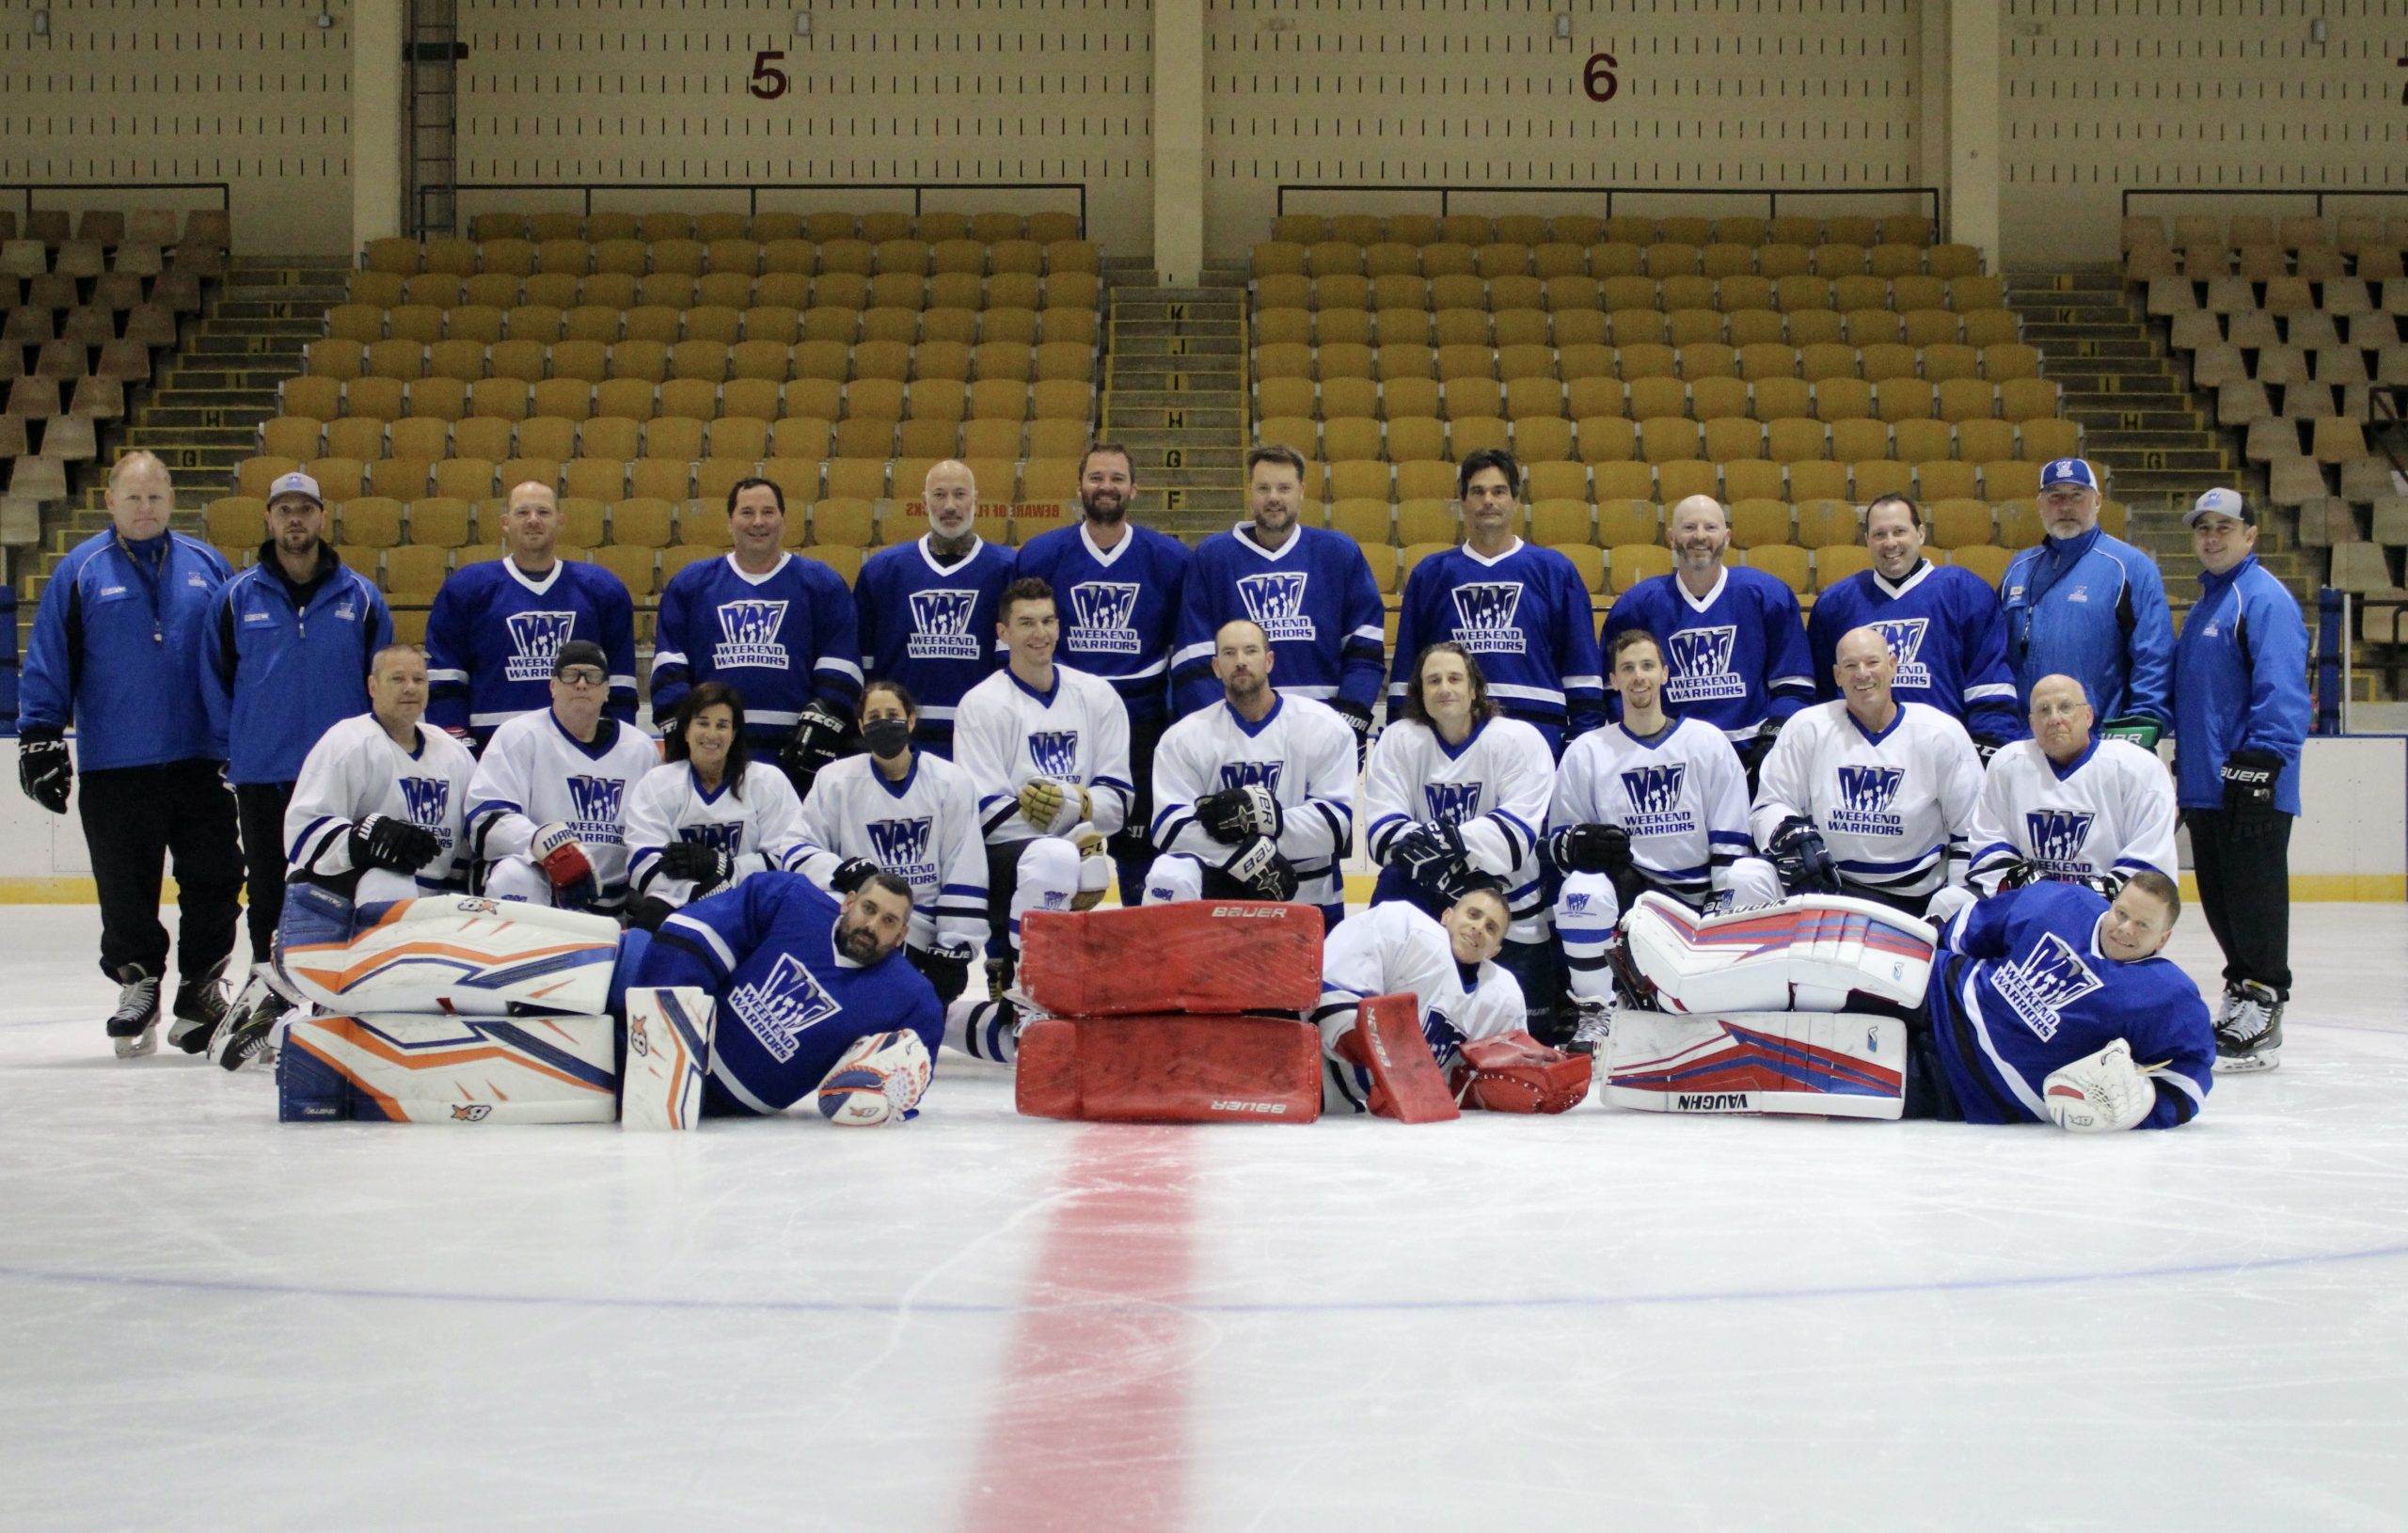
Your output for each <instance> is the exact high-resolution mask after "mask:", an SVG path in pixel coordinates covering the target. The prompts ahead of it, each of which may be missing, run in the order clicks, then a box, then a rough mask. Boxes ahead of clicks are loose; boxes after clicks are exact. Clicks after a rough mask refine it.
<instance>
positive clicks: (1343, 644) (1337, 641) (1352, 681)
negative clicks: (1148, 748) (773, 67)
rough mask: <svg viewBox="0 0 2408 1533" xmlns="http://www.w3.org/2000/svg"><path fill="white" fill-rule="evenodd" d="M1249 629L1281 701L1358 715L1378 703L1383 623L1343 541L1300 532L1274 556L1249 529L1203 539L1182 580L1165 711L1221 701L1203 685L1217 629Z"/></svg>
mask: <svg viewBox="0 0 2408 1533" xmlns="http://www.w3.org/2000/svg"><path fill="white" fill-rule="evenodd" d="M1240 618H1245V619H1249V620H1251V621H1252V622H1254V623H1255V624H1258V625H1259V626H1260V627H1261V629H1262V631H1263V634H1264V636H1265V637H1267V638H1268V639H1269V640H1271V652H1272V654H1273V655H1274V656H1277V658H1276V660H1275V662H1274V670H1273V672H1272V676H1271V681H1272V684H1273V685H1274V686H1275V687H1278V688H1279V690H1280V691H1281V692H1283V693H1286V694H1287V695H1288V696H1291V697H1308V698H1311V699H1313V700H1314V701H1316V702H1320V703H1336V702H1340V701H1343V702H1347V703H1356V704H1359V705H1360V706H1361V707H1362V708H1363V709H1364V710H1365V711H1366V712H1369V711H1370V709H1372V708H1374V707H1376V706H1377V705H1378V704H1379V701H1380V679H1381V676H1382V675H1383V673H1384V672H1386V669H1387V667H1386V642H1387V638H1386V635H1387V630H1386V611H1385V610H1384V609H1383V608H1382V605H1381V601H1380V583H1379V581H1378V580H1377V579H1375V578H1373V577H1372V575H1371V566H1370V563H1369V562H1368V561H1365V559H1364V558H1363V550H1362V548H1361V546H1360V545H1357V544H1356V543H1355V540H1354V539H1353V538H1350V537H1347V536H1346V535H1345V534H1343V533H1340V532H1332V531H1329V530H1327V529H1323V528H1318V527H1300V528H1298V529H1295V533H1294V535H1293V536H1291V537H1290V538H1289V539H1288V541H1287V542H1286V543H1284V544H1281V545H1279V547H1278V548H1277V549H1275V550H1274V549H1269V548H1265V547H1263V546H1262V545H1261V544H1259V543H1258V542H1256V541H1255V537H1254V528H1253V525H1252V524H1251V523H1248V524H1245V525H1244V526H1241V527H1240V528H1238V529H1237V530H1236V531H1234V532H1222V533H1217V534H1215V535H1214V536H1212V537H1209V538H1206V539H1205V540H1204V542H1203V545H1201V546H1200V547H1198V548H1197V549H1196V561H1195V563H1194V564H1192V565H1190V566H1189V568H1188V572H1187V600H1186V601H1185V602H1183V603H1181V604H1180V610H1179V647H1178V650H1177V652H1176V653H1175V654H1174V655H1173V656H1172V660H1171V686H1172V688H1173V693H1174V696H1173V701H1174V702H1175V703H1177V705H1178V708H1179V711H1180V714H1181V715H1182V716H1183V715H1186V714H1191V713H1195V712H1196V711H1197V710H1198V709H1202V708H1209V707H1211V706H1212V704H1213V703H1218V702H1220V701H1221V684H1220V683H1219V682H1218V681H1217V680H1215V679H1214V678H1213V675H1212V651H1213V640H1214V636H1215V635H1217V634H1218V633H1219V632H1220V631H1221V624H1225V623H1231V622H1234V621H1236V620H1237V619H1240Z"/></svg>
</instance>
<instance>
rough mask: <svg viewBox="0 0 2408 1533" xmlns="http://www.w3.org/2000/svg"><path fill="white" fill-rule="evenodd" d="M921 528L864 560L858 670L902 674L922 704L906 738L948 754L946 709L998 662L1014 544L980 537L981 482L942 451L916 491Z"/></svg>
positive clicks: (885, 676)
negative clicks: (999, 622)
mask: <svg viewBox="0 0 2408 1533" xmlns="http://www.w3.org/2000/svg"><path fill="white" fill-rule="evenodd" d="M920 501H921V504H923V505H925V506H926V507H927V515H928V529H927V531H926V532H925V533H923V534H921V535H920V536H919V537H917V538H915V539H913V540H912V541H911V542H910V543H900V544H896V545H894V546H893V547H891V548H880V549H879V551H878V552H876V553H874V554H872V555H870V556H869V558H867V559H865V560H863V561H862V574H861V578H860V579H859V580H858V581H856V582H855V583H854V586H853V590H854V592H855V593H856V594H857V596H858V598H859V602H860V607H861V615H862V669H863V672H866V673H867V675H868V677H869V679H871V680H873V681H893V682H900V683H902V684H903V686H905V687H909V688H910V689H911V697H912V699H913V701H914V702H915V703H917V704H918V706H919V719H920V722H919V725H918V728H917V730H916V731H915V734H916V735H917V738H916V740H915V741H914V742H913V743H915V744H916V745H918V746H919V747H920V749H922V750H924V751H933V752H934V753H936V754H937V755H940V756H943V757H944V758H945V759H946V760H948V761H950V760H951V759H952V758H953V716H954V711H955V710H956V709H958V707H960V706H961V700H962V699H963V698H964V697H966V696H968V695H969V692H970V688H972V687H975V686H977V685H978V684H979V683H980V682H982V681H984V680H986V679H987V678H988V677H989V676H990V675H992V674H994V672H995V671H996V669H997V668H998V667H1000V666H1001V665H1002V664H1003V663H1004V653H1003V650H1002V648H1001V646H999V645H998V644H996V642H995V640H994V638H993V635H994V632H995V622H996V618H997V616H998V608H999V606H1000V604H1001V602H1002V599H1003V594H1004V587H1006V585H1009V584H1010V583H1011V578H1012V551H1011V550H1010V549H1009V548H1003V547H998V546H996V545H994V544H991V543H989V542H987V541H986V540H985V539H983V538H981V537H979V535H978V532H977V529H976V523H977V515H978V481H977V480H976V479H975V478H974V477H973V475H972V474H971V472H970V466H969V465H968V464H965V463H958V462H956V461H955V460H953V459H951V458H948V459H946V460H945V461H944V462H943V463H940V464H938V465H937V466H935V467H933V468H930V469H929V470H928V477H927V480H926V482H924V483H923V484H922V486H921V490H920Z"/></svg>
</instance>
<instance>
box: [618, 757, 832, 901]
mask: <svg viewBox="0 0 2408 1533" xmlns="http://www.w3.org/2000/svg"><path fill="white" fill-rule="evenodd" d="M626 828H627V877H628V880H629V887H630V888H632V889H633V890H634V892H635V893H639V894H649V895H651V896H652V897H653V898H654V899H657V900H665V901H667V902H668V903H669V904H671V905H684V904H685V903H687V902H688V901H689V900H691V899H692V898H693V897H694V885H693V881H692V880H691V879H688V878H672V877H667V876H666V875H664V874H663V873H662V872H661V871H660V854H661V852H662V851H663V850H664V849H666V848H667V846H669V844H670V843H671V842H673V841H693V842H700V843H701V844H702V845H704V846H714V847H717V848H718V849H719V850H721V851H723V852H725V853H727V854H728V856H730V857H732V858H734V859H735V860H736V871H735V872H734V873H733V874H732V875H730V876H729V877H728V880H727V883H726V884H725V885H724V886H722V887H726V888H733V887H734V886H736V885H737V884H739V883H742V882H743V881H744V880H745V879H746V878H749V877H752V876H753V874H756V873H766V872H768V870H769V869H771V868H784V869H786V870H787V871H789V872H791V871H793V869H794V868H795V867H796V866H798V865H799V864H800V861H801V860H802V859H803V858H804V857H805V856H807V855H809V853H810V851H811V849H812V848H811V846H810V844H809V843H808V842H807V841H806V840H805V839H804V837H803V834H802V805H801V804H800V802H799V801H798V800H797V799H796V798H795V796H794V785H793V784H792V783H790V782H787V781H786V777H785V774H784V772H781V771H779V770H778V769H777V768H776V767H770V766H768V765H766V764H764V763H761V762H757V761H754V762H747V763H746V764H745V767H744V781H743V782H741V783H734V782H728V781H727V780H726V779H725V778H721V780H720V784H719V788H718V791H716V792H713V793H705V792H704V791H703V785H702V784H701V783H700V782H696V781H694V764H693V763H692V762H690V761H667V762H663V763H661V764H660V765H659V766H657V767H654V768H653V769H652V770H651V771H649V772H646V773H645V774H644V775H643V779H642V781H641V782H638V783H637V784H636V790H635V792H634V793H632V794H630V795H629V796H628V798H627V820H626Z"/></svg>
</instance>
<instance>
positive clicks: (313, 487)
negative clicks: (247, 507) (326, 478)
mask: <svg viewBox="0 0 2408 1533" xmlns="http://www.w3.org/2000/svg"><path fill="white" fill-rule="evenodd" d="M288 495H299V496H307V497H308V498H309V499H311V500H314V501H316V502H317V505H318V509H319V510H321V511H324V510H325V508H326V498H325V496H323V495H321V494H319V493H318V482H317V481H316V480H314V479H311V478H310V477H309V475H307V474H303V473H297V472H296V473H291V474H287V475H285V476H284V477H283V478H281V479H279V480H277V482H275V483H273V484H271V485H269V486H268V487H267V503H268V504H269V505H271V506H272V505H274V504H276V502H277V499H278V498H281V497H283V496H288Z"/></svg>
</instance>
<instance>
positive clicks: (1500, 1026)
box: [1312, 883, 1528, 1113]
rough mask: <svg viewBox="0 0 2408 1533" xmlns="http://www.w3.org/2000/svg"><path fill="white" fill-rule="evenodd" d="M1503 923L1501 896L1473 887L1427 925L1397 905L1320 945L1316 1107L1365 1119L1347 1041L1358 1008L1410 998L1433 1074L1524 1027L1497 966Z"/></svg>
mask: <svg viewBox="0 0 2408 1533" xmlns="http://www.w3.org/2000/svg"><path fill="white" fill-rule="evenodd" d="M1512 920H1513V915H1512V911H1511V909H1510V907H1509V906H1508V905H1507V903H1506V900H1505V893H1504V891H1503V890H1501V889H1499V888H1497V887H1496V886H1495V885H1494V884H1488V883H1482V884H1478V885H1475V886H1474V887H1472V888H1471V889H1469V890H1467V891H1465V893H1464V894H1463V896H1462V897H1461V898H1459V899H1457V900H1456V901H1455V902H1454V903H1453V904H1452V905H1451V906H1450V907H1448V909H1446V910H1445V911H1444V912H1443V913H1442V914H1440V915H1439V916H1437V917H1436V918H1432V917H1431V916H1430V915H1428V914H1427V913H1425V912H1423V911H1422V910H1420V909H1417V908H1416V907H1415V906H1413V905H1412V904H1411V903H1409V902H1407V901H1403V900H1396V901H1392V902H1390V903H1388V904H1386V905H1382V906H1378V907H1375V908H1374V909H1370V910H1369V911H1367V912H1366V913H1364V914H1362V915H1358V916H1355V917H1354V918H1353V919H1351V920H1348V921H1345V922H1342V923H1340V924H1339V926H1338V927H1337V928H1336V929H1335V930H1333V931H1332V932H1331V933H1330V934H1329V937H1328V940H1326V941H1324V942H1323V944H1322V957H1321V973H1322V992H1321V1004H1320V1005H1319V1006H1318V1007H1316V1008H1314V1011H1313V1014H1312V1022H1313V1024H1314V1025H1315V1026H1316V1027H1319V1028H1320V1029H1321V1038H1322V1055H1323V1070H1322V1107H1323V1110H1325V1111H1328V1112H1333V1113H1361V1112H1365V1111H1367V1110H1368V1107H1367V1102H1368V1099H1369V1098H1370V1090H1371V1079H1370V1068H1369V1065H1370V1061H1369V1060H1368V1059H1367V1058H1366V1057H1365V1055H1364V1052H1363V1048H1362V1044H1361V1040H1360V1038H1359V1036H1358V1035H1357V1032H1356V1023H1357V1022H1358V1020H1359V1019H1360V1018H1359V1016H1358V1013H1359V1010H1360V1008H1361V1006H1362V1004H1363V1003H1364V1002H1365V1001H1367V1000H1369V999H1370V998H1371V997H1372V996H1375V995H1395V994H1398V993H1401V992H1410V993H1411V994H1412V996H1413V998H1414V999H1415V1000H1416V1001H1418V1002H1419V1003H1420V1006H1421V1038H1422V1041H1423V1042H1425V1043H1427V1044H1428V1045H1429V1046H1430V1056H1431V1058H1433V1059H1434V1060H1436V1061H1437V1063H1438V1068H1439V1069H1440V1070H1448V1069H1451V1068H1452V1067H1454V1065H1455V1063H1456V1061H1457V1060H1458V1059H1459V1058H1460V1057H1461V1055H1462V1052H1463V1047H1464V1045H1465V1044H1466V1043H1469V1042H1471V1041H1472V1040H1473V1039H1475V1038H1486V1037H1493V1036H1495V1035H1497V1034H1500V1033H1512V1032H1515V1031H1518V1030H1520V1029H1521V1028H1522V1027H1523V1026H1524V1025H1525V1023H1526V1022H1527V1020H1528V1013H1527V1009H1526V1008H1525V1006H1524V1004H1523V1001H1522V988H1521V986H1520V985H1519V984H1517V983H1516V982H1515V981H1514V978H1513V973H1512V972H1511V971H1509V970H1507V969H1505V968H1504V967H1502V966H1501V965H1499V964H1498V963H1497V950H1498V949H1499V948H1501V947H1502V946H1503V945H1504V942H1505V932H1506V928H1507V927H1508V925H1511V923H1512Z"/></svg>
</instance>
